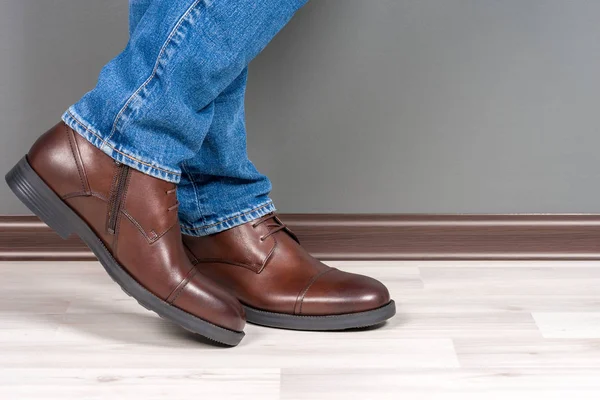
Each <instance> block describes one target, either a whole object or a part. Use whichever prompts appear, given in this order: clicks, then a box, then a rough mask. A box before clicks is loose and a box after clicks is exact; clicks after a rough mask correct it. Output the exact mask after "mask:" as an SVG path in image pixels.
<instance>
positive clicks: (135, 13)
mask: <svg viewBox="0 0 600 400" xmlns="http://www.w3.org/2000/svg"><path fill="white" fill-rule="evenodd" d="M153 1H154V0H129V37H131V36H133V32H134V31H135V28H137V26H138V24H139V23H140V21H141V20H142V17H143V16H144V14H146V11H148V8H150V4H152V2H153Z"/></svg>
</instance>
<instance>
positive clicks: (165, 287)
mask: <svg viewBox="0 0 600 400" xmlns="http://www.w3.org/2000/svg"><path fill="white" fill-rule="evenodd" d="M6 181H7V183H8V185H9V186H10V188H11V189H12V190H13V192H14V193H15V194H16V195H17V197H19V199H20V200H21V201H22V202H23V203H25V205H26V206H27V207H29V209H30V210H31V211H33V212H34V213H35V214H36V215H37V216H38V217H40V218H41V219H42V221H44V222H45V223H47V224H48V225H49V226H50V227H51V228H53V229H54V230H55V231H56V232H57V233H58V234H59V235H60V236H61V237H63V238H67V237H68V236H69V235H70V234H76V235H78V236H79V237H81V239H83V241H84V242H85V243H86V244H87V245H88V246H89V248H90V249H91V250H92V251H93V252H94V254H95V255H96V256H97V257H98V259H99V260H100V262H101V263H102V265H103V266H104V268H105V269H106V271H107V272H108V274H109V275H110V276H111V277H112V278H113V279H114V280H115V281H116V282H117V283H118V284H119V285H121V287H122V288H123V290H124V291H125V292H126V293H128V294H129V295H130V296H132V297H134V298H135V299H136V300H137V301H138V302H139V303H140V304H141V305H142V306H144V307H146V308H147V309H149V310H152V311H154V312H156V313H157V314H158V315H160V316H161V317H163V318H165V319H167V320H169V321H172V322H175V323H176V324H178V325H181V326H182V327H184V328H185V329H187V330H190V331H192V332H194V333H197V334H200V335H202V336H205V337H207V338H209V339H212V340H215V341H217V342H221V343H224V344H227V345H236V344H238V343H239V342H240V340H241V339H242V337H243V336H244V333H243V332H242V331H243V328H244V325H245V315H244V309H243V308H242V306H241V304H240V303H239V301H238V300H237V299H236V298H235V297H234V296H232V295H231V294H229V293H228V292H227V291H226V290H224V289H223V288H221V287H219V286H218V285H217V284H215V283H214V282H212V281H211V280H210V279H208V278H206V277H205V276H203V275H202V274H200V273H199V272H198V269H196V268H195V267H194V266H193V265H192V263H191V262H190V260H189V259H188V257H187V256H186V254H185V250H184V248H183V245H182V242H181V233H180V230H179V223H178V218H177V196H176V193H175V185H174V184H173V183H169V182H166V181H163V180H160V179H157V178H154V177H152V176H150V175H145V174H143V173H141V172H139V171H137V170H135V169H132V168H129V167H127V166H125V165H123V164H119V163H117V162H115V161H114V160H113V159H112V158H110V157H108V156H107V155H106V154H104V153H103V152H102V151H100V150H99V149H97V148H96V147H94V146H92V145H91V144H90V143H89V142H87V141H86V140H85V139H83V138H82V137H81V136H80V135H79V134H77V133H75V132H73V130H72V129H71V128H69V127H68V126H67V125H65V124H64V123H60V124H58V125H57V126H55V127H54V128H52V129H51V130H49V131H48V132H46V133H45V134H44V135H43V136H42V137H41V138H39V139H38V141H37V142H36V143H35V144H34V145H33V147H32V148H31V150H30V151H29V154H28V155H27V156H26V157H24V158H23V159H22V160H21V161H20V162H19V163H18V164H17V165H16V166H15V167H14V168H13V169H12V170H11V171H10V172H9V173H8V174H7V175H6Z"/></svg>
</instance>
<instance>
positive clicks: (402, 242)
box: [0, 214, 600, 261]
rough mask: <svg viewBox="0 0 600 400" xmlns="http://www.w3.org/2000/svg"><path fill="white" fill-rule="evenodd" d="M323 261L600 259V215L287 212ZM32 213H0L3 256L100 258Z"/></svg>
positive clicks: (289, 220) (303, 239) (286, 218)
mask: <svg viewBox="0 0 600 400" xmlns="http://www.w3.org/2000/svg"><path fill="white" fill-rule="evenodd" d="M281 217H282V219H283V220H284V221H285V222H286V223H287V224H288V225H289V226H290V228H291V229H292V230H294V232H296V233H297V235H298V237H299V238H300V240H301V242H302V244H303V245H304V246H305V247H306V248H307V249H308V250H309V251H310V252H311V253H312V254H313V255H315V256H316V257H318V258H320V259H324V260H600V215H596V214H587V215H584V214H566V215H547V214H540V215H536V214H532V215H530V214H527V215H425V214H423V215H420V214H392V215H381V214H283V215H282V216H281ZM94 259H95V258H94V256H93V255H92V253H91V252H90V251H89V250H88V249H87V247H85V245H84V244H83V243H82V242H81V241H80V240H79V239H78V238H75V237H72V238H69V239H68V240H62V239H60V237H58V235H56V234H55V233H54V232H52V231H51V230H50V229H49V228H48V227H47V226H46V225H45V224H43V223H42V222H41V221H40V220H39V219H37V218H36V217H32V216H4V217H0V260H12V261H15V260H21V261H24V260H62V261H67V260H73V261H74V260H94Z"/></svg>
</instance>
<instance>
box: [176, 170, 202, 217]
mask: <svg viewBox="0 0 600 400" xmlns="http://www.w3.org/2000/svg"><path fill="white" fill-rule="evenodd" d="M181 169H182V170H183V171H184V172H185V173H186V174H187V176H188V179H189V180H190V183H191V184H192V189H193V190H194V197H196V210H197V211H198V213H199V214H200V218H202V224H203V225H204V224H206V219H205V218H204V211H203V209H202V208H201V207H200V198H199V197H198V188H197V187H196V184H195V183H194V180H193V179H192V175H191V174H190V172H189V171H188V169H187V168H186V166H185V161H184V162H182V163H181Z"/></svg>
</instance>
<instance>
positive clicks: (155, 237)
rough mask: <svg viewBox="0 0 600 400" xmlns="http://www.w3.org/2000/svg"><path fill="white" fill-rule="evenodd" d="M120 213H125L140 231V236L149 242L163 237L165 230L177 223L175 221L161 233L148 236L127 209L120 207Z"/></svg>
mask: <svg viewBox="0 0 600 400" xmlns="http://www.w3.org/2000/svg"><path fill="white" fill-rule="evenodd" d="M121 213H122V214H123V215H125V216H126V217H127V219H129V221H131V223H132V224H133V225H134V226H135V227H136V228H137V229H138V230H139V231H140V233H141V234H142V236H144V238H146V240H147V241H148V243H150V244H152V243H154V242H156V241H157V240H158V239H160V238H161V237H163V236H164V235H165V234H166V233H167V232H169V231H170V230H171V229H173V227H174V226H176V225H177V221H175V222H174V223H173V224H172V225H171V226H169V227H168V228H167V229H165V231H164V232H162V233H161V234H158V235H156V236H152V237H150V236H148V234H147V233H146V231H145V230H144V227H142V225H141V224H140V223H139V222H138V221H137V220H136V219H135V218H134V217H133V216H132V215H131V214H129V213H128V212H127V210H125V209H121ZM153 232H154V231H153Z"/></svg>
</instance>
